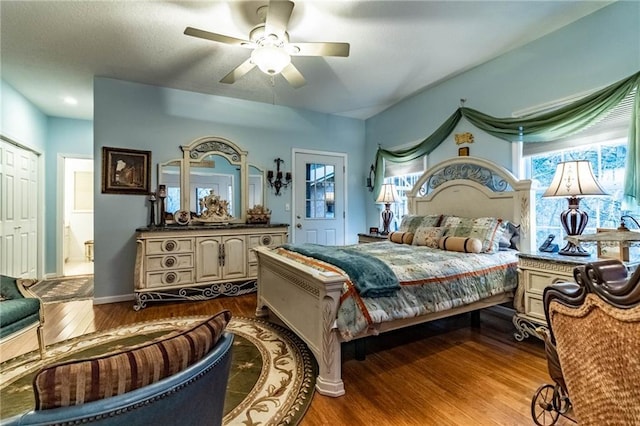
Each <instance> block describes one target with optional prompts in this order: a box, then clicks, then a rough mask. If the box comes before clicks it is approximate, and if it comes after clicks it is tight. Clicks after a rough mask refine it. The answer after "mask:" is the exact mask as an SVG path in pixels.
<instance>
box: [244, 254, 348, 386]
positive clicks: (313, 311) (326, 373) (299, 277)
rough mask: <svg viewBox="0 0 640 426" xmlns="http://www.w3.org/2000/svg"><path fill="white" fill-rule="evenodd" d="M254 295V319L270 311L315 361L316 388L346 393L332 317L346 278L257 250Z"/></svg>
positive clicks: (336, 333) (333, 317) (337, 337)
mask: <svg viewBox="0 0 640 426" xmlns="http://www.w3.org/2000/svg"><path fill="white" fill-rule="evenodd" d="M256 254H257V256H258V296H257V309H256V315H258V316H265V315H267V314H268V312H267V310H266V309H265V308H268V310H269V311H271V312H272V313H273V314H274V315H276V316H277V317H278V318H279V319H280V320H281V321H282V322H284V323H285V324H286V326H287V327H289V328H290V329H291V330H292V331H293V332H294V333H295V334H296V335H298V336H299V337H300V338H301V339H302V340H304V342H305V343H306V344H307V346H309V349H311V351H312V352H313V354H314V356H315V357H316V361H317V362H318V367H319V373H318V378H317V380H316V389H317V391H318V392H319V393H320V394H322V395H327V396H333V397H336V396H340V395H344V383H343V382H342V368H341V351H340V338H339V334H338V331H337V328H336V324H335V319H336V315H337V310H338V304H339V301H340V292H341V290H342V285H343V283H344V281H345V279H346V277H345V276H343V275H340V274H336V273H331V272H320V271H318V270H315V269H313V268H310V267H307V266H305V265H302V264H300V263H297V262H294V261H292V260H290V259H287V258H285V257H283V256H279V255H278V254H276V253H274V252H273V251H270V250H269V249H268V248H266V247H260V248H257V249H256Z"/></svg>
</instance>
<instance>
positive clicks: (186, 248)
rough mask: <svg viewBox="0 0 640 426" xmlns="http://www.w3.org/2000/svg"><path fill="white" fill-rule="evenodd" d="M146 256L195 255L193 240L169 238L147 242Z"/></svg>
mask: <svg viewBox="0 0 640 426" xmlns="http://www.w3.org/2000/svg"><path fill="white" fill-rule="evenodd" d="M146 245H147V247H146V249H147V250H146V254H147V256H148V255H154V254H168V253H189V252H191V253H193V238H168V239H166V240H147V242H146Z"/></svg>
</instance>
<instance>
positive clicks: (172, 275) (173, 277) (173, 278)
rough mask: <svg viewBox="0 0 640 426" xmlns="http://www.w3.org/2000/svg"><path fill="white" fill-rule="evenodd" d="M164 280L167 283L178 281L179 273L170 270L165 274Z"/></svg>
mask: <svg viewBox="0 0 640 426" xmlns="http://www.w3.org/2000/svg"><path fill="white" fill-rule="evenodd" d="M164 281H165V282H166V283H167V284H173V283H174V282H176V281H178V275H176V273H175V272H169V273H168V274H166V275H165V276H164Z"/></svg>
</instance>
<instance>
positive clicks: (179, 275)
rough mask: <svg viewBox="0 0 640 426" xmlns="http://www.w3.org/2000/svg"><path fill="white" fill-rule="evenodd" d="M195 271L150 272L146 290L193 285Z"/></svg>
mask: <svg viewBox="0 0 640 426" xmlns="http://www.w3.org/2000/svg"><path fill="white" fill-rule="evenodd" d="M193 281H194V280H193V270H183V271H179V270H176V271H165V272H148V273H147V282H146V285H147V286H146V288H154V287H171V286H179V285H187V284H193Z"/></svg>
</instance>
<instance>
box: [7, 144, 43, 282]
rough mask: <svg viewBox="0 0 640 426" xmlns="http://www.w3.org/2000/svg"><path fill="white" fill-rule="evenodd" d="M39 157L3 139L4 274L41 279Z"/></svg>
mask: <svg viewBox="0 0 640 426" xmlns="http://www.w3.org/2000/svg"><path fill="white" fill-rule="evenodd" d="M37 222H38V157H37V155H36V154H35V153H33V152H31V151H28V150H25V149H22V148H20V147H18V146H16V145H13V144H10V143H8V142H5V141H2V140H0V229H1V230H2V234H0V273H2V274H3V275H8V276H12V277H17V278H37V259H38V238H37V230H38V227H37Z"/></svg>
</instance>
